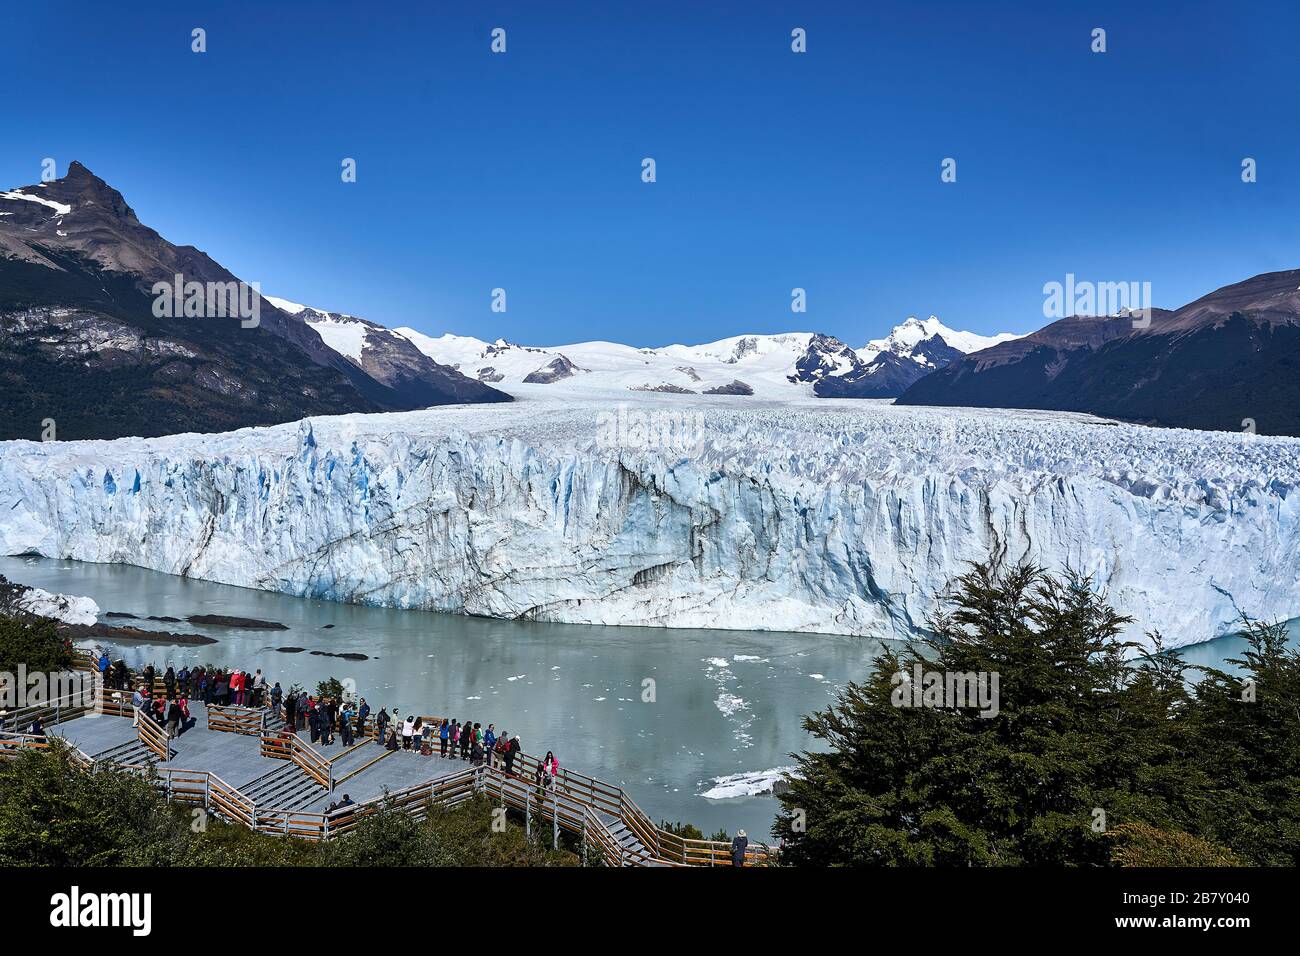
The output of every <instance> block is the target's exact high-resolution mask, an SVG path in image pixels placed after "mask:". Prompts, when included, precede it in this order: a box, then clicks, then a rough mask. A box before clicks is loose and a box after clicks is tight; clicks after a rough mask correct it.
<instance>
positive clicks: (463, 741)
mask: <svg viewBox="0 0 1300 956" xmlns="http://www.w3.org/2000/svg"><path fill="white" fill-rule="evenodd" d="M473 740H474V728H473V726H471V724H470V722H469V721H468V720H467V721H465V723H463V724H461V725H460V759H461V760H468V759H469V745H470V744H471V743H472V742H473Z"/></svg>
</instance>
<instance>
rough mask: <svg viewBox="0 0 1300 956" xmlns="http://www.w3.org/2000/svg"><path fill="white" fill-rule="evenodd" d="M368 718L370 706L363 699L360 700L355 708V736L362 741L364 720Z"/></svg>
mask: <svg viewBox="0 0 1300 956" xmlns="http://www.w3.org/2000/svg"><path fill="white" fill-rule="evenodd" d="M369 716H370V705H369V704H367V703H366V699H365V698H364V697H362V698H361V705H360V706H359V707H358V708H357V736H358V737H360V738H361V739H362V740H364V739H365V737H366V718H367V717H369Z"/></svg>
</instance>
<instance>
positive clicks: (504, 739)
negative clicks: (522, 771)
mask: <svg viewBox="0 0 1300 956" xmlns="http://www.w3.org/2000/svg"><path fill="white" fill-rule="evenodd" d="M509 749H510V735H509V734H508V733H506V732H505V731H504V730H503V731H501V733H500V735H498V737H497V746H496V753H495V754H494V755H493V763H494V764H495V765H496V766H498V767H503V766H505V762H506V751H507V750H509Z"/></svg>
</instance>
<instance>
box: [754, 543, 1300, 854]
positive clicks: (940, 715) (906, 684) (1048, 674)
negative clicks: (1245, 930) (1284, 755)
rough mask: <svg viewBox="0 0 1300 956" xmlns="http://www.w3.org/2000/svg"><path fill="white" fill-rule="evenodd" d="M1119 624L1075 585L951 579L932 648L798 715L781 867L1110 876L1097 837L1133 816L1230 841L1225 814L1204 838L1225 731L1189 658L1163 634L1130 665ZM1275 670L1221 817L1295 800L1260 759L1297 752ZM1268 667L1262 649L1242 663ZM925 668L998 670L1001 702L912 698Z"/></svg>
mask: <svg viewBox="0 0 1300 956" xmlns="http://www.w3.org/2000/svg"><path fill="white" fill-rule="evenodd" d="M1127 623H1128V619H1127V618H1125V617H1123V616H1122V615H1120V614H1118V613H1117V612H1116V611H1114V610H1113V609H1112V608H1111V607H1109V606H1108V604H1107V603H1106V600H1105V596H1104V595H1102V594H1099V593H1097V591H1096V590H1095V589H1094V588H1093V586H1092V582H1091V581H1090V580H1089V579H1087V578H1085V577H1081V576H1079V575H1076V574H1072V573H1068V572H1067V573H1066V574H1065V575H1063V576H1061V577H1054V576H1051V575H1048V574H1045V573H1044V572H1042V571H1041V570H1040V569H1038V568H1035V567H1032V566H1029V565H1021V566H1019V567H1014V568H1009V569H999V568H998V567H996V566H995V565H993V564H992V563H987V564H982V565H978V566H975V567H973V568H972V569H971V570H970V571H969V572H968V573H966V574H964V575H962V576H961V577H960V578H958V579H957V581H956V582H955V583H954V586H953V589H952V592H951V593H950V594H949V595H948V596H947V597H946V599H945V605H944V609H943V611H942V612H941V613H940V614H939V615H937V616H936V617H935V618H934V619H933V620H932V621H931V622H930V627H931V632H932V633H931V636H930V637H929V638H927V639H925V640H922V641H918V642H915V643H912V644H908V645H906V646H905V647H903V648H901V649H894V648H890V649H886V650H885V651H884V652H883V653H882V654H881V656H880V657H879V658H877V660H876V662H875V663H876V666H875V669H874V671H873V673H872V674H871V676H870V677H868V678H867V679H866V680H865V681H864V682H863V683H861V684H850V685H848V687H847V688H846V689H845V690H844V692H843V693H842V694H841V695H840V697H839V700H838V701H837V702H836V703H835V704H833V705H832V706H831V707H829V708H828V709H826V710H825V711H821V712H818V713H814V714H812V715H811V716H809V717H807V718H806V719H805V721H804V727H805V729H806V730H808V731H809V733H811V734H812V735H813V737H814V738H815V739H816V740H818V741H819V742H820V743H821V744H823V745H824V746H825V749H824V750H813V751H810V752H807V753H804V754H801V755H796V760H797V762H798V768H799V769H798V772H797V773H796V775H795V776H794V778H793V779H792V781H791V783H790V787H789V789H788V790H787V791H786V792H785V793H783V794H781V795H780V796H779V800H780V802H781V804H782V810H781V812H780V814H779V816H778V818H777V821H776V824H775V825H774V827H773V833H774V834H775V835H776V836H778V837H781V838H783V839H784V840H785V841H786V851H785V854H784V858H785V860H786V861H787V862H791V863H795V864H820V865H825V864H858V865H952V866H971V865H975V866H995V865H1054V866H1062V865H1092V866H1104V865H1109V864H1110V863H1111V862H1112V861H1111V855H1112V850H1113V846H1114V842H1113V841H1112V840H1108V839H1107V838H1106V835H1105V834H1106V831H1107V830H1108V829H1110V828H1113V827H1116V826H1118V825H1121V824H1125V823H1141V824H1145V825H1147V826H1149V827H1151V828H1155V829H1159V830H1164V831H1170V832H1180V831H1181V832H1185V833H1189V834H1193V835H1196V836H1202V837H1204V838H1206V839H1208V840H1211V841H1213V842H1218V843H1222V844H1224V845H1226V846H1229V847H1232V848H1233V849H1234V850H1236V849H1238V845H1237V844H1236V843H1233V842H1232V841H1231V840H1230V839H1229V838H1228V837H1227V835H1226V833H1227V830H1228V826H1227V821H1226V820H1225V821H1224V825H1223V826H1222V827H1220V828H1218V829H1217V830H1216V829H1215V828H1214V827H1210V828H1208V829H1209V831H1210V832H1207V833H1203V832H1202V830H1205V829H1207V828H1206V823H1207V820H1206V817H1205V813H1206V809H1207V807H1208V806H1209V805H1210V804H1211V803H1212V802H1213V801H1215V800H1218V799H1220V797H1221V796H1222V792H1223V790H1224V789H1225V788H1226V787H1227V786H1229V783H1228V781H1227V780H1226V779H1225V778H1224V775H1223V774H1222V773H1220V772H1219V771H1218V770H1217V769H1216V768H1214V767H1213V766H1212V761H1210V760H1208V759H1206V758H1203V757H1202V756H1201V754H1202V752H1203V750H1204V748H1205V747H1206V746H1208V745H1209V744H1208V740H1209V739H1213V737H1214V736H1215V734H1217V733H1219V732H1220V728H1221V727H1222V726H1223V723H1224V722H1223V721H1221V720H1219V719H1217V717H1216V716H1214V715H1208V714H1206V713H1204V712H1203V708H1201V707H1200V701H1201V696H1202V693H1201V692H1200V691H1198V692H1196V693H1195V694H1192V693H1190V692H1189V690H1188V688H1187V686H1186V683H1185V679H1184V673H1183V672H1184V667H1183V665H1182V663H1181V661H1179V660H1178V659H1177V657H1176V656H1173V655H1169V654H1167V653H1165V652H1164V651H1163V646H1162V639H1161V638H1160V636H1159V635H1152V638H1153V641H1154V642H1155V645H1156V651H1155V653H1151V654H1145V655H1139V656H1137V657H1136V658H1133V657H1131V655H1130V652H1131V651H1132V649H1133V647H1134V645H1132V644H1129V643H1126V642H1124V641H1122V640H1120V638H1119V635H1120V633H1121V631H1122V630H1123V627H1124V625H1125V624H1127ZM1274 651H1276V648H1274ZM1268 660H1269V663H1268V667H1267V668H1265V669H1264V670H1263V671H1261V673H1264V674H1265V676H1263V677H1261V685H1260V686H1261V687H1264V686H1267V687H1268V688H1269V689H1270V690H1269V693H1270V694H1271V695H1272V697H1271V698H1270V699H1272V700H1274V704H1273V705H1270V707H1269V708H1260V709H1258V710H1257V711H1256V712H1254V713H1252V715H1251V716H1250V717H1249V718H1248V719H1249V720H1251V721H1252V723H1251V732H1252V733H1255V732H1263V733H1264V740H1262V741H1261V740H1255V741H1254V743H1253V744H1251V745H1250V746H1251V747H1252V748H1253V749H1252V750H1251V751H1250V752H1249V753H1248V754H1247V753H1242V755H1241V762H1242V763H1248V764H1250V765H1251V766H1252V767H1253V768H1254V769H1255V772H1256V773H1258V774H1260V776H1261V779H1260V787H1261V792H1260V793H1259V794H1254V793H1250V792H1249V791H1247V793H1246V794H1244V795H1243V800H1245V801H1246V802H1247V803H1248V804H1249V806H1247V807H1242V808H1240V810H1241V812H1240V813H1232V814H1228V815H1229V816H1231V817H1232V818H1233V819H1237V820H1240V819H1241V816H1242V815H1243V814H1244V815H1245V816H1246V817H1247V818H1255V819H1258V820H1259V822H1260V824H1261V826H1263V824H1264V821H1265V820H1266V819H1267V816H1266V814H1265V813H1264V812H1263V811H1264V806H1263V801H1264V800H1265V799H1273V800H1274V801H1277V800H1285V799H1287V795H1288V794H1289V797H1290V799H1291V800H1294V799H1295V798H1296V790H1295V788H1294V777H1293V776H1292V777H1285V778H1284V779H1278V776H1277V775H1272V774H1269V773H1267V772H1265V771H1263V770H1262V769H1261V768H1260V767H1259V765H1258V761H1262V760H1264V759H1266V755H1271V756H1269V758H1268V759H1271V757H1272V756H1280V754H1279V753H1278V752H1279V751H1280V750H1281V749H1282V748H1285V747H1291V748H1292V749H1291V752H1290V755H1289V757H1288V759H1287V760H1285V761H1283V762H1282V766H1283V767H1286V768H1294V767H1295V762H1296V759H1297V749H1296V747H1295V743H1296V738H1295V733H1296V730H1295V728H1296V723H1295V718H1294V716H1292V717H1291V718H1290V719H1291V724H1290V725H1289V727H1290V730H1289V732H1288V731H1286V730H1284V728H1283V726H1282V725H1283V722H1284V721H1285V719H1286V715H1285V714H1284V712H1283V710H1284V708H1283V705H1282V703H1281V701H1282V700H1283V699H1284V697H1285V693H1284V691H1283V688H1284V687H1285V688H1290V689H1291V698H1290V699H1291V700H1292V701H1294V700H1295V699H1296V698H1295V695H1294V690H1295V689H1296V683H1295V682H1296V676H1295V672H1294V671H1293V670H1292V669H1290V668H1291V667H1293V666H1294V665H1284V664H1283V663H1281V662H1280V661H1279V660H1278V659H1277V658H1276V654H1273V655H1272V656H1270V657H1269V658H1268ZM1264 663H1265V662H1264V658H1263V656H1261V657H1260V658H1259V660H1257V661H1254V662H1250V663H1249V666H1252V667H1254V668H1256V669H1260V668H1263V667H1264ZM918 673H919V674H922V675H925V679H926V680H927V681H929V680H930V675H937V676H938V678H939V679H940V685H941V686H942V685H944V684H946V682H948V681H950V680H952V679H953V678H954V676H956V677H961V676H962V675H984V678H985V680H986V683H989V684H991V678H992V677H993V676H996V677H997V679H998V693H997V694H996V698H997V699H996V701H995V706H994V707H984V708H979V707H972V706H969V704H966V705H962V704H961V703H960V702H953V701H950V700H946V699H943V698H942V696H940V700H939V702H938V704H937V705H934V704H933V703H932V704H931V705H925V704H926V699H925V698H924V696H922V700H921V703H922V704H923V705H922V706H913V705H914V704H916V703H917V702H918V701H917V696H916V695H914V694H913V693H912V692H911V687H912V684H913V683H914V682H915V676H914V675H916V674H918ZM1207 692H1208V689H1207ZM1222 698H1223V694H1221V693H1218V692H1217V691H1216V692H1215V699H1216V700H1219V701H1221V700H1222ZM1220 706H1225V705H1222V704H1220ZM1207 719H1208V724H1207ZM1238 719H1240V716H1239V718H1238ZM1211 727H1213V728H1216V729H1215V730H1214V731H1213V732H1210V728H1211ZM1242 732H1243V737H1244V733H1245V728H1242ZM1238 746H1239V747H1241V748H1243V750H1244V749H1245V748H1246V747H1247V742H1246V740H1245V739H1242V740H1240V741H1239V742H1238ZM1225 759H1229V760H1231V759H1233V758H1232V757H1231V756H1228V757H1227V758H1225ZM1287 772H1289V771H1287ZM1288 787H1289V788H1290V789H1288ZM1256 813H1258V817H1254V816H1253V815H1254V814H1256ZM1287 814H1288V815H1289V816H1290V818H1291V819H1296V818H1297V817H1296V814H1294V813H1292V812H1291V811H1290V810H1288V811H1287ZM1216 834H1218V835H1216ZM1255 839H1257V840H1258V841H1259V842H1260V843H1261V844H1266V845H1268V846H1271V847H1273V849H1274V850H1276V851H1277V855H1276V856H1274V857H1273V859H1281V857H1282V855H1284V854H1283V852H1282V848H1283V847H1284V846H1289V847H1290V848H1291V850H1292V851H1294V849H1295V847H1296V846H1297V845H1300V840H1297V839H1296V837H1295V834H1294V833H1292V832H1290V831H1285V832H1270V833H1268V834H1262V833H1261V834H1256V836H1255ZM1250 858H1251V859H1259V857H1257V856H1255V855H1251V856H1250Z"/></svg>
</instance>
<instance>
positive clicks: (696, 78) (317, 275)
mask: <svg viewBox="0 0 1300 956" xmlns="http://www.w3.org/2000/svg"><path fill="white" fill-rule="evenodd" d="M1138 6H1139V5H1138V4H1134V3H1131V2H1129V3H1106V2H1098V3H1071V4H1064V3H1061V4H1056V3H1045V2H1041V0H1039V2H1026V3H1002V4H999V3H978V4H976V3H970V2H953V3H918V2H900V3H897V4H894V3H880V4H876V3H866V2H856V3H797V4H796V3H788V4H777V3H763V2H735V3H711V4H702V3H671V2H662V3H654V4H632V3H627V4H623V3H609V4H572V5H570V4H564V3H546V4H540V3H535V2H530V3H517V4H493V3H474V4H469V3H463V4H445V3H440V4H429V3H419V4H416V3H410V4H404V3H399V4H366V3H352V2H349V3H330V2H320V0H318V2H312V3H301V4H297V3H275V4H270V3H266V2H264V0H260V2H251V3H244V2H230V0H227V2H221V3H210V4H207V3H186V4H177V3H174V2H165V3H164V2H153V0H146V2H136V3H131V4H104V3H102V2H94V3H88V2H80V0H68V2H61V3H58V4H54V3H24V4H14V5H10V6H9V7H8V9H7V10H6V21H5V34H6V41H5V44H4V45H5V48H6V52H5V57H4V60H3V62H0V76H3V79H4V86H5V101H6V103H7V109H6V115H5V119H4V122H3V124H2V126H0V139H2V140H3V149H0V185H3V187H4V188H12V187H13V186H17V185H22V184H26V183H31V182H35V181H37V180H38V179H39V175H40V162H41V160H42V159H43V158H45V157H47V156H48V157H53V158H55V159H56V160H57V162H58V169H59V172H60V174H62V173H63V171H64V170H65V169H66V165H67V162H68V161H70V160H73V159H79V160H81V161H82V162H83V163H85V164H86V165H87V166H89V167H90V168H91V169H92V170H93V171H94V172H96V173H97V174H99V175H100V176H102V177H103V178H105V179H106V180H108V181H109V182H110V183H111V184H112V185H114V186H115V187H117V188H118V189H120V190H121V191H122V193H123V194H124V195H125V196H126V199H127V201H128V202H129V203H131V205H132V206H133V207H134V208H135V210H136V212H137V213H138V214H139V215H140V218H141V219H142V221H144V222H146V223H147V224H149V225H151V226H153V227H154V228H156V229H158V230H159V231H160V232H161V233H162V234H163V235H164V236H166V237H167V238H169V239H171V240H172V241H173V242H177V243H189V244H193V245H196V246H198V247H199V248H201V249H203V250H204V251H206V252H208V253H209V254H211V255H212V256H213V257H214V258H216V259H217V260H218V261H220V262H221V263H223V264H224V265H226V266H228V267H229V268H230V269H231V270H232V271H234V272H235V273H236V274H237V275H239V276H240V277H241V278H243V279H245V280H247V281H256V282H260V283H261V285H262V290H263V292H265V293H268V294H273V295H281V296H284V297H287V298H291V299H296V300H297V301H300V302H307V303H310V304H312V305H317V306H320V307H323V308H330V309H335V310H339V311H344V312H351V313H354V314H358V315H363V316H366V317H368V318H373V319H375V320H376V321H380V322H383V323H385V324H387V325H411V326H414V327H416V328H418V329H421V330H422V331H425V332H428V333H430V334H435V335H436V334H440V333H442V332H444V331H452V332H456V333H460V334H471V335H477V336H480V337H482V338H488V339H492V338H496V337H498V336H504V337H506V338H508V339H510V340H512V341H521V342H528V343H535V344H559V343H564V342H570V341H577V340H587V339H610V340H616V341H624V342H629V343H631V344H634V345H663V344H667V343H669V342H673V341H682V342H700V341H707V340H711V339H716V338H721V337H724V336H727V335H736V334H740V333H745V332H776V331H783V330H790V329H802V330H817V331H822V332H827V333H830V334H833V335H836V336H838V337H840V338H842V339H844V340H846V341H847V342H849V343H850V344H852V345H855V346H857V345H861V344H862V343H863V342H865V341H866V340H867V339H869V338H872V337H876V336H879V335H881V334H883V333H884V332H885V331H887V330H888V328H889V327H890V326H892V325H894V324H896V323H897V322H899V321H901V320H902V319H903V318H905V317H906V316H907V315H909V314H920V315H922V316H924V315H928V314H930V313H935V314H937V315H939V316H940V317H941V318H942V319H943V320H944V321H945V322H947V323H948V324H949V325H952V326H954V327H957V328H968V329H971V330H974V331H980V332H993V331H1000V330H1011V331H1029V330H1031V329H1032V328H1036V327H1038V326H1040V325H1042V324H1045V320H1044V319H1043V317H1042V306H1043V293H1042V286H1043V284H1044V283H1045V282H1049V281H1053V280H1055V281H1063V280H1064V277H1065V275H1066V273H1069V272H1072V273H1074V274H1075V275H1076V276H1078V277H1079V278H1080V279H1092V280H1094V281H1149V282H1151V283H1152V290H1153V295H1154V299H1155V304H1156V305H1161V306H1177V305H1180V304H1182V303H1184V302H1186V301H1188V300H1190V299H1192V298H1195V297H1196V296H1198V295H1201V294H1203V293H1205V292H1207V291H1209V290H1211V289H1213V288H1216V287H1217V286H1220V285H1223V284H1226V283H1229V282H1233V281H1236V280H1238V279H1242V278H1245V277H1247V276H1250V275H1254V274H1256V273H1260V272H1267V271H1272V270H1276V269H1284V268H1295V267H1298V266H1300V217H1298V216H1297V213H1298V212H1300V203H1298V202H1297V200H1298V199H1300V190H1298V189H1297V185H1296V184H1297V179H1300V123H1297V122H1296V116H1295V109H1296V104H1297V102H1300V97H1298V96H1297V93H1298V92H1300V90H1297V86H1298V85H1300V71H1297V70H1296V69H1295V65H1294V64H1295V41H1294V38H1295V36H1296V35H1297V34H1298V33H1300V14H1298V13H1296V12H1295V11H1294V4H1292V5H1283V4H1280V3H1279V4H1276V5H1272V4H1267V3H1253V4H1250V5H1249V6H1248V7H1244V8H1243V7H1237V8H1233V7H1231V6H1230V5H1227V4H1219V3H1169V4H1160V3H1150V4H1141V5H1140V6H1141V7H1142V8H1143V9H1140V10H1139V9H1137V7H1138ZM405 7H410V8H412V9H410V10H404V9H402V8H405ZM593 7H594V8H595V9H594V10H593V9H589V8H593ZM196 26H197V27H203V28H205V29H206V30H207V34H208V52H206V53H204V54H195V53H192V52H191V51H190V31H191V29H192V28H194V27H196ZM498 26H499V27H502V28H504V29H505V30H506V31H507V53H506V54H505V55H493V54H492V53H491V52H490V50H489V42H490V36H489V34H490V31H491V30H492V29H493V28H494V27H498ZM1098 26H1100V27H1104V28H1105V29H1106V30H1107V46H1108V50H1107V52H1106V53H1104V54H1094V53H1092V52H1091V51H1090V49H1089V46H1090V33H1091V30H1092V29H1093V28H1094V27H1098ZM794 27H803V28H805V29H806V30H807V35H808V52H807V53H806V54H802V55H797V54H794V53H792V52H791V50H790V31H791V29H792V28H794ZM646 156H650V157H654V159H655V160H656V163H657V175H658V181H657V182H655V183H653V184H646V183H643V182H642V181H641V177H640V173H641V160H642V158H643V157H646ZM1246 156H1250V157H1254V158H1255V159H1256V160H1257V161H1258V170H1259V181H1258V182H1257V183H1255V184H1252V185H1246V184H1243V183H1242V182H1241V177H1240V166H1241V161H1242V158H1243V157H1246ZM343 157H353V158H355V159H356V160H357V164H358V181H357V182H356V183H350V184H345V183H343V182H341V180H340V175H339V173H340V162H341V160H342V159H343ZM945 157H953V158H955V159H956V160H957V182H955V183H942V182H941V181H940V163H941V161H942V160H943V159H944V158H945ZM796 286H798V287H802V288H805V289H806V290H807V296H808V311H807V313H806V314H804V315H794V314H791V312H790V290H791V289H792V288H793V287H796ZM495 287H503V288H505V289H506V290H507V295H508V303H509V311H508V312H507V313H506V314H504V315H503V314H499V313H494V312H492V311H491V310H490V304H491V299H490V293H491V290H492V289H493V288H495Z"/></svg>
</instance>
